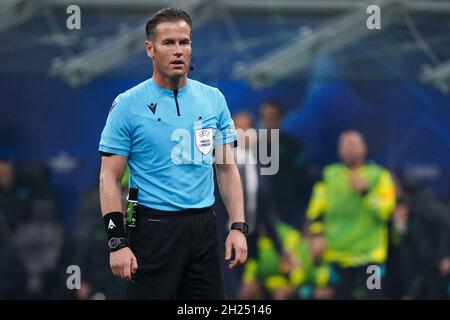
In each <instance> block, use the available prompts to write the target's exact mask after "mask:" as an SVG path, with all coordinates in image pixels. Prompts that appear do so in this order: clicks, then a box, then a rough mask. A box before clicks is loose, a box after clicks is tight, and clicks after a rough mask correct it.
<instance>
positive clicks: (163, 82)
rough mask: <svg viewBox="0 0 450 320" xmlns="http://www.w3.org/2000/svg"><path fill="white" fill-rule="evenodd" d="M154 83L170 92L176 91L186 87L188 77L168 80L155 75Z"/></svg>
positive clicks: (157, 74)
mask: <svg viewBox="0 0 450 320" xmlns="http://www.w3.org/2000/svg"><path fill="white" fill-rule="evenodd" d="M153 81H155V82H156V83H157V84H158V85H159V86H160V87H162V88H164V89H168V90H176V89H180V88H181V87H184V86H185V85H186V82H187V75H184V76H183V77H177V78H167V77H164V76H161V75H160V74H159V73H156V72H154V73H153Z"/></svg>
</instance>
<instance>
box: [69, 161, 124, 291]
mask: <svg viewBox="0 0 450 320" xmlns="http://www.w3.org/2000/svg"><path fill="white" fill-rule="evenodd" d="M97 177H98V175H97ZM128 179H129V169H128V167H127V169H126V171H125V173H124V176H123V179H122V199H123V205H124V206H125V205H126V200H125V199H126V195H127V193H128ZM99 197H100V194H99V189H98V185H96V186H95V187H93V188H90V189H88V190H86V191H85V192H84V193H83V194H82V196H81V200H80V209H79V214H78V216H77V222H76V226H75V232H74V235H73V243H74V244H75V245H74V249H75V254H74V256H73V261H74V262H75V263H76V264H77V265H79V266H80V269H81V271H82V274H83V277H82V281H81V289H80V290H76V292H75V294H76V297H75V298H76V299H79V300H88V299H123V298H124V295H123V291H124V288H123V284H122V283H121V282H120V281H119V280H118V279H117V278H116V277H114V275H113V274H112V272H111V271H110V270H109V269H108V266H109V257H108V252H109V248H108V245H107V238H106V234H105V231H104V226H103V222H102V221H101V220H99V219H98V216H97V215H98V213H99V212H100V211H101V208H100V202H99V201H98V199H99Z"/></svg>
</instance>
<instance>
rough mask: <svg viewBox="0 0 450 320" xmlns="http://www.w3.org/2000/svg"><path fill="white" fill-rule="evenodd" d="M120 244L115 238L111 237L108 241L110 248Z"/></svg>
mask: <svg viewBox="0 0 450 320" xmlns="http://www.w3.org/2000/svg"><path fill="white" fill-rule="evenodd" d="M119 244H120V239H117V238H111V239H110V240H109V242H108V245H109V247H110V248H111V249H115V248H117V247H118V246H119Z"/></svg>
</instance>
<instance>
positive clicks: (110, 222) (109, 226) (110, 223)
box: [108, 219, 116, 229]
mask: <svg viewBox="0 0 450 320" xmlns="http://www.w3.org/2000/svg"><path fill="white" fill-rule="evenodd" d="M115 227H116V225H115V224H114V222H113V221H112V220H111V219H109V223H108V229H113V228H115Z"/></svg>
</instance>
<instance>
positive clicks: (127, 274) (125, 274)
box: [123, 260, 131, 281]
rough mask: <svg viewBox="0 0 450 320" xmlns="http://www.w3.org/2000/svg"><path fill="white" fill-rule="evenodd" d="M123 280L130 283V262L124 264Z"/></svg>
mask: <svg viewBox="0 0 450 320" xmlns="http://www.w3.org/2000/svg"><path fill="white" fill-rule="evenodd" d="M123 278H124V279H125V280H128V281H131V260H130V262H128V263H126V264H125V265H124V268H123Z"/></svg>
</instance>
